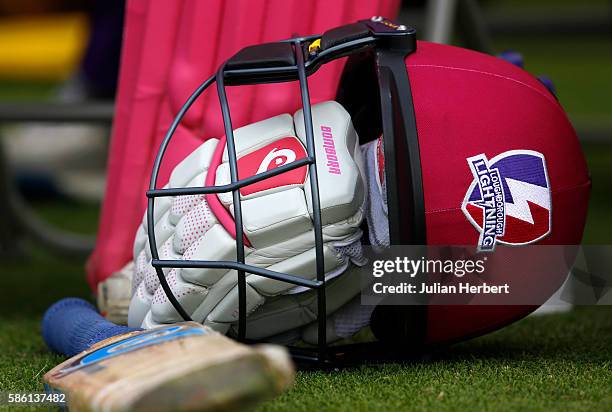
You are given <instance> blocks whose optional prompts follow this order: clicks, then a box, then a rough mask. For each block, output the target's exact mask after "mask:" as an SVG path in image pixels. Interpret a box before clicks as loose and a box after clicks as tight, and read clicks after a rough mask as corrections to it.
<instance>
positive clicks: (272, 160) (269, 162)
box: [257, 147, 296, 174]
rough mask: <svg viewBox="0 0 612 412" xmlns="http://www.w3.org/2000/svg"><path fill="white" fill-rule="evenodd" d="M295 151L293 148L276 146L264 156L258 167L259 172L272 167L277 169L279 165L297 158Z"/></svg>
mask: <svg viewBox="0 0 612 412" xmlns="http://www.w3.org/2000/svg"><path fill="white" fill-rule="evenodd" d="M295 158H296V155H295V152H294V151H293V150H291V149H278V148H276V147H275V148H274V149H272V150H270V152H269V153H268V154H267V155H266V157H264V159H263V160H262V161H261V164H260V165H259V169H257V174H259V173H263V172H265V171H267V170H270V169H275V168H277V167H279V166H282V165H286V164H288V163H291V162H293V161H294V160H295Z"/></svg>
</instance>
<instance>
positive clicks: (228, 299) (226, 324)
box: [128, 102, 365, 338]
mask: <svg viewBox="0 0 612 412" xmlns="http://www.w3.org/2000/svg"><path fill="white" fill-rule="evenodd" d="M312 115H313V127H314V140H315V147H316V157H317V174H318V182H319V197H320V206H321V220H322V225H323V241H324V248H323V250H324V262H325V272H326V277H327V278H330V279H331V278H333V277H335V276H338V275H341V274H342V273H344V272H345V271H346V270H347V269H349V268H350V267H351V266H352V265H353V263H352V261H355V262H359V261H360V259H359V258H358V257H357V256H349V255H348V254H346V253H345V252H344V250H345V249H344V247H345V246H347V245H351V244H359V242H360V237H361V231H360V229H359V226H360V224H361V222H362V219H363V213H364V210H363V209H364V201H365V186H364V179H363V173H362V170H363V166H362V160H361V152H360V150H359V143H358V137H357V134H356V133H355V130H354V129H353V126H352V124H351V120H350V117H349V115H348V113H347V112H346V111H345V110H344V109H343V108H342V107H341V106H340V105H339V104H338V103H336V102H325V103H320V104H318V105H314V106H313V107H312ZM234 137H235V145H236V154H237V158H238V175H239V178H240V179H243V178H246V177H249V176H253V175H255V174H258V173H262V172H264V171H266V170H271V169H274V168H276V167H279V166H281V165H284V164H288V163H291V162H293V161H295V160H299V159H301V158H304V157H307V153H306V149H305V147H306V137H305V131H304V122H303V114H302V111H298V112H297V113H296V114H295V115H294V116H293V117H291V116H290V115H288V114H284V115H280V116H277V117H274V118H271V119H268V120H264V121H261V122H258V123H254V124H251V125H248V126H245V127H243V128H240V129H237V130H236V131H235V132H234ZM218 144H223V145H224V140H223V139H222V140H215V139H212V140H208V141H207V142H206V143H204V144H203V145H202V146H200V147H199V148H198V149H197V150H196V151H194V152H193V153H192V154H190V155H189V156H188V157H187V158H186V159H185V160H183V161H182V162H181V163H180V164H179V165H178V166H177V167H176V168H175V169H174V171H173V172H172V175H171V178H170V181H169V183H168V187H171V188H175V187H188V186H202V185H203V184H204V181H205V180H206V182H207V183H208V182H210V181H214V183H215V184H216V185H225V184H228V183H230V168H229V163H228V155H227V149H226V148H224V147H217V145H218ZM221 148H223V154H222V155H221V154H220V152H219V150H220V149H221ZM215 150H217V153H219V156H220V158H221V159H220V164H218V167H217V165H216V164H215V157H214V156H216V154H215ZM217 159H218V158H217ZM211 161H212V166H211ZM209 166H210V169H211V176H208V169H209ZM213 173H214V176H213ZM213 177H214V179H212V178H213ZM240 195H241V206H242V218H243V229H244V235H245V244H246V245H247V246H246V247H245V255H246V263H248V264H251V265H255V266H259V267H265V268H268V269H270V270H274V271H278V272H284V273H289V274H293V275H296V276H300V277H303V278H305V279H315V278H316V265H315V262H316V253H315V249H314V248H315V242H314V225H313V206H312V192H311V186H310V179H309V175H308V167H307V166H302V167H299V168H297V169H294V170H292V171H289V172H286V173H283V174H280V175H277V176H274V177H272V178H269V179H265V180H262V181H260V182H257V183H254V184H251V185H249V186H246V187H243V188H242V189H240ZM210 196H214V195H207V196H200V195H194V196H177V197H175V198H167V199H169V201H168V200H166V201H165V202H163V203H162V202H159V201H160V200H161V199H163V198H160V199H156V205H155V235H156V243H157V244H158V248H159V253H160V257H161V258H162V259H164V258H169V259H186V260H229V261H234V260H235V259H236V241H235V238H234V237H233V236H232V233H233V232H232V226H233V225H234V222H233V220H232V218H233V216H234V205H233V196H232V193H223V194H219V195H218V201H217V199H216V198H211V197H210ZM158 202H159V206H158ZM217 202H218V203H217ZM219 208H221V209H222V210H220V209H219ZM228 212H229V213H228ZM228 217H229V223H228ZM134 260H135V262H136V265H135V274H134V286H133V288H134V292H133V296H132V302H131V305H130V311H129V319H128V322H129V324H130V325H131V326H143V327H152V326H156V325H158V324H160V323H169V322H174V321H180V320H181V318H180V316H179V315H178V313H177V312H176V310H175V309H174V308H173V307H172V305H171V304H170V302H169V301H168V299H167V297H166V296H165V294H164V292H163V290H162V289H161V287H160V286H159V281H158V279H157V275H156V272H155V270H153V268H152V267H151V264H150V263H151V256H150V251H148V240H147V235H146V219H145V221H143V224H142V226H141V228H139V230H138V233H137V235H136V240H135V245H134ZM164 274H165V275H166V277H167V280H168V283H169V285H170V287H171V289H172V291H173V293H174V295H175V296H176V297H177V299H178V301H179V302H180V303H181V305H182V306H183V307H184V308H185V310H186V311H187V313H189V314H190V316H191V317H192V318H193V319H194V320H196V321H198V322H202V323H205V324H207V325H209V326H212V327H213V328H215V329H217V330H220V331H223V332H226V331H228V330H229V329H230V328H231V326H232V325H233V324H235V323H236V322H237V320H238V318H237V316H238V315H237V313H238V290H237V280H238V277H237V273H236V272H235V271H233V270H226V269H202V268H189V269H172V270H168V269H166V270H165V271H164ZM356 284H357V286H356V288H347V287H345V288H344V289H343V290H344V294H342V298H338V299H336V300H335V301H334V302H331V303H329V304H328V307H329V308H330V309H334V308H337V307H339V305H340V304H342V302H346V301H348V300H349V299H350V298H351V297H353V296H355V294H357V293H358V291H359V286H358V285H359V282H358V281H356ZM353 289H354V290H353ZM344 295H346V296H344ZM348 295H350V296H348ZM312 296H315V295H313V292H312V291H309V290H305V289H303V288H298V287H295V285H293V284H289V283H286V282H281V281H277V280H272V279H268V278H264V277H261V276H257V275H252V274H247V312H248V313H249V314H252V316H251V317H252V318H253V319H255V318H256V319H257V322H256V323H255V325H254V326H253V325H251V324H250V323H249V327H248V332H249V336H250V337H257V338H263V337H266V336H270V335H273V334H277V333H281V332H283V331H286V330H290V329H294V328H296V327H300V326H302V325H305V324H307V323H310V322H312V321H313V317H312V313H310V312H312V311H311V310H310V309H307V308H310V303H308V304H306V303H299V304H296V302H303V301H305V302H310V301H311V300H312V299H313V298H312ZM315 300H316V298H315ZM268 305H270V309H268ZM296 305H297V306H296ZM283 307H284V308H285V309H283ZM296 308H297V309H296ZM283 310H285V311H286V315H287V316H285V317H284V318H283V319H284V320H283V321H282V322H278V321H277V317H275V316H264V315H263V314H267V313H272V312H273V313H282V312H283ZM315 313H316V311H315ZM266 319H268V320H266Z"/></svg>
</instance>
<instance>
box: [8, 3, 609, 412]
mask: <svg viewBox="0 0 612 412" xmlns="http://www.w3.org/2000/svg"><path fill="white" fill-rule="evenodd" d="M526 3H527V2H524V1H523V0H504V1H503V2H502V4H501V7H506V8H507V9H508V10H509V11H511V10H514V8H516V7H525V4H526ZM607 3H608V2H607V0H596V1H592V2H578V3H577V4H579V5H582V6H585V7H587V8H589V7H592V8H599V9H601V10H605V8H606V4H607ZM495 4H496V3H495V2H492V1H490V2H489V5H490V6H491V7H493V6H495ZM529 4H531V3H529ZM558 4H559V2H558V1H556V0H546V1H545V2H540V6H536V7H537V8H538V10H539V11H538V12H546V9H545V8H548V7H556V6H557V5H558ZM574 4H576V2H570V1H563V2H561V6H560V10H561V11H563V12H564V13H567V12H570V13H571V10H572V7H574ZM496 43H497V44H496V46H497V48H498V49H499V50H503V49H506V48H508V49H516V50H519V51H521V52H522V53H523V55H524V56H525V60H526V65H527V67H526V68H527V69H528V70H529V71H531V72H532V73H534V74H541V73H546V74H547V75H549V76H550V77H551V78H553V79H554V80H555V83H556V85H557V88H558V91H559V97H560V100H561V102H562V104H563V105H564V107H565V108H566V109H567V111H568V113H569V115H570V117H571V118H572V120H573V121H574V122H575V123H578V124H579V125H589V126H592V127H602V128H607V130H612V99H611V98H610V96H612V82H611V81H610V73H612V47H611V46H612V42H611V41H610V38H609V37H608V38H604V37H599V38H598V37H594V36H593V37H586V36H578V37H572V36H559V37H558V36H556V35H554V34H553V35H551V36H549V37H540V38H538V39H535V40H534V39H532V38H529V37H525V36H513V37H507V38H498V39H496ZM53 87H54V85H48V84H42V85H41V84H39V85H36V84H33V85H30V84H12V83H4V84H2V85H0V98H3V99H7V100H9V99H23V100H29V99H33V98H36V99H40V98H42V97H47V96H49V94H50V93H51V91H52V90H53ZM610 137H611V138H612V136H610ZM585 154H586V157H587V161H588V163H589V168H590V171H591V174H592V177H593V182H594V184H593V191H592V197H591V204H590V209H589V218H588V222H587V227H586V229H585V243H607V244H610V242H611V240H612V235H611V234H610V228H612V217H611V216H610V212H611V211H612V191H611V190H610V188H612V172H611V170H610V168H611V167H612V145H610V144H609V143H608V144H607V145H603V144H600V145H594V144H590V145H586V146H585ZM36 207H37V210H38V211H39V212H40V213H41V215H42V216H43V217H44V218H45V219H47V220H48V221H49V222H51V223H53V224H57V225H59V226H62V227H63V228H65V229H69V230H74V231H77V232H81V233H91V232H92V231H94V230H95V227H96V224H97V217H98V208H97V207H94V206H91V205H81V204H77V203H46V204H39V205H36ZM84 263H85V262H84V261H82V260H78V259H67V258H63V257H57V256H53V255H51V254H50V253H49V252H46V251H44V250H41V249H40V248H38V247H36V246H35V245H32V244H29V243H26V244H25V245H24V253H23V255H21V256H18V257H13V258H10V259H9V260H8V261H7V260H6V258H3V261H2V264H1V266H0V297H1V299H0V391H35V390H41V389H42V384H41V377H42V375H43V374H44V372H46V371H47V370H49V369H50V368H51V367H52V366H54V365H55V364H57V363H59V362H60V361H61V360H62V358H61V357H59V356H56V355H53V354H51V353H49V352H48V351H47V349H46V348H45V346H44V343H43V342H42V339H41V337H40V331H39V322H40V317H41V315H42V313H43V312H44V310H45V309H46V308H47V307H48V306H49V305H50V304H51V303H53V302H54V301H56V300H58V299H60V298H62V297H65V296H81V297H85V298H90V297H91V295H90V291H89V289H88V287H87V286H86V284H85V281H84V271H83V266H84ZM0 409H2V408H1V407H0ZM32 409H34V408H32ZM20 410H25V409H20ZM284 410H291V411H294V410H298V411H299V410H304V411H319V410H321V411H323V410H347V411H349V410H351V411H352V410H357V411H361V410H436V411H438V410H440V411H446V410H448V411H456V410H491V411H499V410H501V411H506V410H511V411H514V410H516V411H523V410H529V411H531V410H534V411H549V410H571V411H610V410H612V307H579V308H577V309H575V310H574V311H572V312H570V313H565V314H556V315H547V316H542V317H529V318H527V319H524V320H522V321H520V322H517V323H515V324H514V325H511V326H510V327H507V328H505V329H503V330H501V331H498V332H496V333H493V334H490V335H488V336H484V337H481V338H478V339H474V340H472V341H469V342H465V343H462V344H460V345H456V346H453V347H450V348H447V349H445V350H444V351H441V352H439V353H436V354H435V355H434V356H433V358H432V359H430V360H428V361H423V362H415V363H412V364H388V365H379V366H363V367H359V368H354V369H348V370H341V371H331V372H299V373H298V375H297V378H296V383H295V385H294V386H293V388H292V389H291V390H289V391H288V392H286V393H285V394H283V395H281V396H280V397H278V398H277V399H275V400H272V401H270V402H268V403H266V404H265V405H263V406H262V407H261V411H262V412H263V411H265V412H268V411H284Z"/></svg>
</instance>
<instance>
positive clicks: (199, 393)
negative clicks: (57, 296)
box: [42, 298, 294, 412]
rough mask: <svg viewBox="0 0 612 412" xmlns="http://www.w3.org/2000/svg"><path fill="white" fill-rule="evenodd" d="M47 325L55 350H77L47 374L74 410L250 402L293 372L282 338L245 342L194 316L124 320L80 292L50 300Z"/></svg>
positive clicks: (208, 407) (214, 407)
mask: <svg viewBox="0 0 612 412" xmlns="http://www.w3.org/2000/svg"><path fill="white" fill-rule="evenodd" d="M42 333H43V338H44V340H45V342H46V343H47V345H48V346H49V348H50V349H51V350H53V351H54V352H57V353H62V354H64V355H67V356H72V355H74V356H72V357H71V358H70V359H68V360H66V361H65V362H62V363H61V364H59V365H57V366H56V367H55V368H53V369H52V370H51V371H49V372H48V373H46V374H45V375H44V378H43V379H44V382H45V389H46V390H47V392H50V393H60V394H64V395H65V397H66V404H67V407H68V409H69V410H70V411H77V412H78V411H109V412H113V411H151V412H155V411H225V410H232V411H234V410H245V409H251V408H253V407H254V406H255V405H257V404H258V403H259V402H261V401H262V400H265V399H269V398H270V397H272V396H274V395H276V394H278V393H280V392H282V391H283V390H284V389H286V388H287V387H288V386H289V385H291V383H292V381H293V377H294V368H293V364H292V362H291V359H290V358H289V355H288V353H287V350H286V349H285V348H283V347H281V346H276V345H260V346H247V345H244V344H241V343H238V342H236V341H234V340H232V339H230V338H228V337H226V336H224V335H222V334H220V333H217V332H215V331H213V330H212V329H210V328H208V327H205V326H202V325H200V324H198V323H196V322H182V323H174V324H169V325H164V326H160V327H157V328H154V329H149V330H141V329H136V328H128V327H126V326H119V325H115V324H113V323H111V322H109V321H107V320H106V319H104V318H103V317H102V316H100V314H99V313H98V312H97V311H96V309H95V307H94V306H93V305H91V304H90V303H88V302H86V301H84V300H82V299H76V298H67V299H63V300H61V301H59V302H57V303H56V304H54V305H53V306H51V307H50V308H49V309H48V310H47V312H46V313H45V316H44V317H43V322H42Z"/></svg>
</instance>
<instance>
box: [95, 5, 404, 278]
mask: <svg viewBox="0 0 612 412" xmlns="http://www.w3.org/2000/svg"><path fill="white" fill-rule="evenodd" d="M399 5H400V2H399V0H336V1H324V0H312V1H309V2H304V1H301V0H209V1H197V0H174V1H154V2H153V1H147V0H129V1H128V3H127V13H126V26H125V30H124V43H123V50H122V59H121V73H120V78H119V92H118V96H117V111H116V114H115V123H114V128H113V136H112V142H111V148H110V157H109V162H108V181H107V190H106V195H105V198H104V203H103V207H102V214H101V218H100V224H99V232H98V239H97V244H96V249H95V251H94V253H93V254H92V256H91V257H90V259H89V262H88V265H87V272H88V274H87V278H88V281H89V283H90V285H91V286H92V287H93V288H95V287H96V285H97V283H98V282H99V281H101V280H103V279H105V278H106V277H108V276H109V275H110V274H112V273H113V272H114V271H116V270H118V269H120V268H121V267H122V266H123V265H125V264H126V263H127V262H129V260H130V259H131V254H132V242H133V238H134V234H135V232H136V229H137V227H138V225H139V223H140V221H141V219H142V214H143V213H144V210H145V207H146V197H145V191H146V189H147V187H148V182H149V174H150V172H151V166H152V161H153V158H154V156H155V153H156V150H157V147H158V145H159V143H160V141H161V139H163V136H164V133H165V132H166V130H167V128H168V125H169V124H170V122H171V121H172V118H173V117H174V115H175V114H176V112H177V110H178V109H179V108H180V106H181V105H182V104H183V102H184V101H185V99H186V98H187V97H188V96H189V94H191V92H192V91H193V89H194V88H195V87H197V85H199V83H200V82H202V81H203V80H204V79H206V78H207V77H208V76H210V75H211V74H212V73H213V72H214V71H215V70H216V69H217V67H218V66H219V65H220V64H221V63H222V62H223V61H225V60H226V59H227V58H228V57H230V56H231V55H232V54H234V53H235V52H237V51H238V50H239V49H241V48H242V47H244V46H246V45H250V44H257V43H263V42H268V41H275V40H280V39H285V38H289V37H293V36H296V35H309V34H314V33H320V32H323V31H325V30H327V29H329V28H332V27H335V26H339V25H342V24H346V23H351V22H354V21H356V20H359V19H363V18H368V17H370V16H372V15H385V16H388V17H391V18H393V17H395V16H396V15H397V11H398V9H399ZM341 70H342V62H337V63H334V64H330V65H326V66H325V67H323V68H322V69H321V70H320V71H319V73H317V74H315V75H313V76H312V77H311V98H312V101H313V102H319V101H322V100H326V99H330V98H333V97H334V95H335V93H336V87H337V81H338V78H339V75H340V72H341ZM228 97H229V100H230V105H231V109H232V118H233V122H234V123H233V126H234V127H240V126H243V125H245V124H248V123H251V122H254V121H258V120H262V119H264V118H266V117H270V116H274V115H277V114H279V113H283V112H292V111H294V110H295V109H296V108H297V107H299V90H298V88H297V86H296V85H295V84H293V83H291V84H290V83H283V84H275V85H258V86H248V87H246V86H242V87H236V88H229V89H228ZM222 134H223V132H222V123H221V115H220V108H219V104H218V101H217V97H216V93H207V94H205V95H204V96H202V98H201V99H200V100H199V101H198V102H197V103H196V104H194V106H193V107H192V109H191V111H190V112H189V113H188V115H187V116H186V117H185V121H184V122H183V125H182V126H181V127H179V129H178V130H177V132H176V134H175V137H174V140H173V142H172V143H171V144H170V147H169V148H168V152H167V155H166V158H165V162H164V165H163V167H162V170H161V173H160V179H159V186H160V187H161V186H162V185H163V184H164V183H165V182H166V181H167V180H168V177H169V172H170V171H171V170H172V168H173V166H174V165H176V164H177V163H178V162H179V161H180V160H181V159H182V158H184V157H185V156H186V155H187V154H188V153H190V152H191V151H192V150H194V149H195V148H196V147H197V146H198V145H199V144H200V143H201V142H202V141H203V140H205V139H207V138H209V137H213V136H220V135H222Z"/></svg>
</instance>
